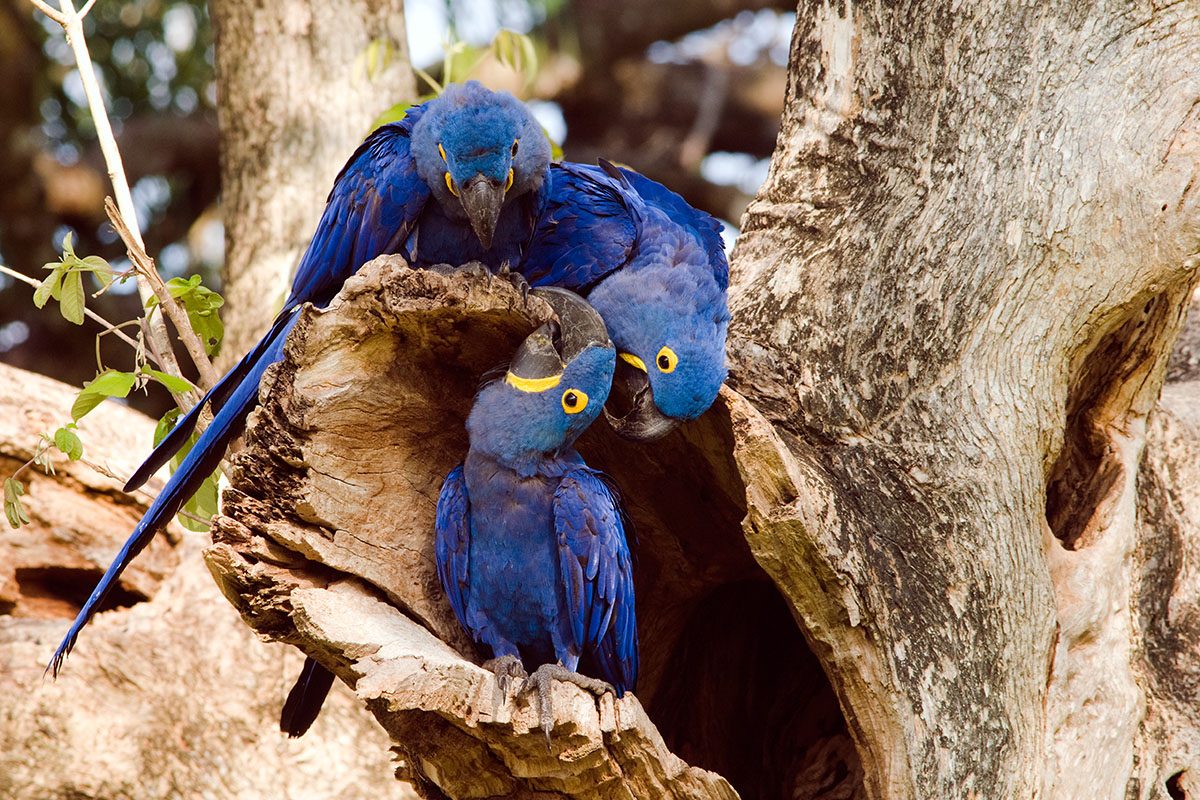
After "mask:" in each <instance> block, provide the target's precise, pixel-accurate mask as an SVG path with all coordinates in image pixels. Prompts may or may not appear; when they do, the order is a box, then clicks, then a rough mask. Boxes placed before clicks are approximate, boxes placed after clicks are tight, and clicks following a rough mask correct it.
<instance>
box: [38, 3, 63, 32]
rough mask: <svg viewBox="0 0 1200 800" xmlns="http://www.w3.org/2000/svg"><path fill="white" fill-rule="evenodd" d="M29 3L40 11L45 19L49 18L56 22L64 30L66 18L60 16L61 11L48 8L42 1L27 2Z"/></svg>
mask: <svg viewBox="0 0 1200 800" xmlns="http://www.w3.org/2000/svg"><path fill="white" fill-rule="evenodd" d="M29 2H30V3H32V4H33V5H34V7H36V8H37V9H38V10H39V11H41V12H42V13H43V14H45V15H46V16H47V17H49V18H50V19H52V20H54V21H55V22H57V23H58V24H59V25H62V26H63V27H64V28H65V27H66V26H67V18H66V17H64V16H63V15H62V12H61V11H56V10H54V9H53V8H51V7H50V6H48V5H46V4H45V3H43V2H42V0H29Z"/></svg>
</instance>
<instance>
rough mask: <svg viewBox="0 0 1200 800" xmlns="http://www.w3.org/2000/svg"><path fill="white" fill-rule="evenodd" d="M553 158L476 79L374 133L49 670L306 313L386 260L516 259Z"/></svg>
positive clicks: (216, 450)
mask: <svg viewBox="0 0 1200 800" xmlns="http://www.w3.org/2000/svg"><path fill="white" fill-rule="evenodd" d="M517 142H519V143H520V145H521V146H520V147H518V148H516V149H517V151H518V152H517V153H514V152H513V151H514V144H515V143H517ZM443 153H444V154H445V157H443ZM549 162H550V150H549V144H548V143H547V142H546V138H545V134H544V133H543V132H542V129H541V127H540V126H539V125H538V123H537V121H536V120H535V119H534V118H533V115H532V114H531V113H530V112H529V110H528V109H527V108H526V107H525V106H524V105H523V104H522V103H520V102H519V101H518V100H516V98H514V97H512V96H511V95H508V94H505V93H496V92H491V91H488V90H487V89H485V88H484V87H483V86H482V85H480V84H478V83H475V82H469V83H467V84H464V85H462V86H451V87H447V89H446V92H445V94H443V95H442V96H441V97H438V98H436V99H434V100H430V101H429V102H427V103H425V104H423V105H422V106H418V107H416V108H414V109H412V110H411V111H410V112H409V113H408V115H407V116H406V117H405V118H404V119H403V120H401V121H399V122H395V123H392V124H390V125H385V126H383V127H381V128H379V129H378V130H376V131H375V132H374V133H372V134H371V135H370V136H369V137H367V139H366V141H364V142H363V144H362V145H361V146H360V147H359V148H358V150H357V151H355V153H354V155H353V156H351V158H350V160H349V162H348V163H347V164H346V166H345V167H344V168H343V169H342V171H341V173H340V174H339V175H338V178H337V180H336V182H335V183H334V187H333V190H332V191H331V192H330V194H329V199H328V202H327V203H326V206H325V211H324V213H323V214H322V216H321V221H320V223H319V224H318V226H317V230H316V233H315V234H314V235H313V238H312V241H311V242H310V243H309V246H308V248H307V249H306V251H305V253H304V255H303V256H302V257H301V259H300V264H299V266H298V268H297V271H296V276H295V278H294V279H293V281H292V291H291V294H290V295H289V296H288V298H287V301H286V302H285V304H284V307H283V310H282V311H281V312H280V314H279V316H278V317H277V318H276V320H275V322H274V324H273V325H272V327H271V330H270V331H269V332H268V334H267V335H266V336H265V337H264V338H263V339H262V341H260V342H259V344H258V345H256V346H255V348H254V349H253V350H252V351H251V352H250V353H249V354H247V355H246V356H245V357H244V358H243V359H242V360H241V361H240V362H239V363H238V364H237V366H235V367H234V368H233V369H232V370H231V371H230V372H229V373H228V374H227V375H226V376H225V377H224V378H223V379H222V380H221V381H220V382H219V383H218V384H217V386H215V387H213V389H212V390H210V391H209V393H208V394H207V395H206V396H205V398H204V399H203V400H202V401H201V403H200V404H199V405H198V406H197V407H196V408H195V409H193V410H192V411H191V412H190V413H188V414H186V415H185V416H184V417H182V418H181V419H180V421H179V422H178V423H176V425H175V427H174V428H173V429H172V430H171V432H170V433H169V434H168V435H167V437H166V438H165V439H164V440H163V441H162V442H161V443H160V444H159V446H158V447H157V448H156V449H155V450H154V452H153V453H151V455H150V457H149V458H148V459H147V460H146V462H145V463H144V464H143V465H142V466H141V467H140V468H139V469H138V470H137V472H135V473H134V475H133V476H132V477H131V478H130V480H129V482H128V483H127V484H126V487H125V488H126V491H131V490H133V489H135V488H137V487H138V486H140V485H141V484H142V483H144V482H145V481H146V479H147V478H149V477H150V475H152V474H153V473H154V472H155V471H156V470H157V469H158V468H159V467H161V466H162V465H163V464H165V463H166V462H167V461H169V460H170V459H171V456H173V455H174V454H175V453H176V452H177V451H178V450H179V448H180V447H181V446H182V445H183V444H184V443H185V442H186V441H187V439H188V437H189V436H190V435H191V434H192V431H193V430H194V429H195V426H196V422H197V420H198V419H199V415H200V408H201V406H204V405H206V404H207V405H208V406H209V407H210V408H212V410H213V413H214V421H213V423H212V424H211V425H210V426H209V427H208V428H207V429H205V431H204V432H203V433H202V434H201V435H200V437H199V439H198V440H197V442H196V444H195V445H194V446H193V447H192V450H191V452H190V453H189V455H188V457H187V458H186V459H185V460H184V462H183V465H182V466H181V467H180V468H179V469H178V470H176V471H175V473H174V474H173V475H172V476H171V479H170V480H169V481H168V483H167V485H166V486H165V487H164V488H163V490H162V492H160V493H159V496H158V498H157V499H156V501H155V502H154V504H153V505H152V506H151V507H150V510H149V511H147V512H146V515H145V516H144V517H143V518H142V520H141V522H139V523H138V526H137V527H136V528H135V529H134V531H133V533H132V535H131V536H130V537H129V539H128V540H127V541H126V542H125V545H124V546H123V547H122V549H121V552H120V553H119V554H118V556H117V558H116V560H114V561H113V563H112V565H110V566H109V568H108V570H107V571H106V572H105V574H104V576H103V577H102V578H101V579H100V582H99V583H98V584H97V586H96V588H95V590H94V591H93V592H92V595H91V597H89V598H88V600H87V602H86V603H85V604H84V606H83V608H82V610H80V612H79V615H78V616H77V617H76V619H75V622H74V623H73V624H72V626H71V628H70V630H69V631H68V632H67V635H66V637H65V638H64V639H63V641H62V643H61V644H60V645H59V646H58V649H57V650H56V651H55V653H54V656H53V658H52V659H51V661H50V665H49V666H48V667H47V669H48V670H49V671H52V672H53V673H54V674H55V675H57V674H58V671H59V669H60V668H61V667H62V663H63V659H64V658H66V656H67V654H68V653H69V652H70V651H71V648H72V647H73V646H74V644H75V640H76V638H77V637H78V635H79V632H80V630H81V629H82V628H83V626H84V625H86V624H87V622H88V620H90V619H91V618H92V616H93V615H94V614H95V613H96V609H97V608H98V607H99V605H100V603H101V602H102V601H103V600H104V597H105V596H106V595H107V594H108V592H109V591H110V590H111V589H112V587H113V586H114V585H115V583H116V580H117V579H118V578H119V577H120V575H121V572H122V571H123V570H124V569H125V567H126V566H127V565H128V564H129V562H130V561H131V560H132V559H133V558H134V556H136V555H137V554H138V553H139V552H140V551H141V550H142V549H143V548H145V547H146V545H147V544H149V542H150V540H151V539H152V538H153V537H154V533H155V531H157V530H158V529H159V528H161V527H162V526H163V525H165V524H166V523H167V522H168V521H169V520H170V518H171V517H172V516H173V515H174V514H175V512H176V511H177V510H178V509H179V507H180V506H181V505H182V504H183V503H184V502H185V501H186V500H187V499H188V498H189V497H190V496H191V495H192V494H194V493H195V491H196V490H197V489H198V488H199V486H200V484H201V483H202V482H203V480H204V478H205V477H207V476H208V475H209V474H211V473H212V471H213V469H215V468H216V466H217V465H218V464H219V463H220V461H221V458H222V457H223V456H224V453H225V448H226V446H227V445H228V444H229V442H230V441H231V440H232V439H234V438H235V437H236V436H237V435H238V434H239V433H240V432H241V430H242V428H243V426H244V423H245V418H246V416H247V414H249V412H250V410H251V409H252V408H253V407H254V405H255V404H256V403H257V400H258V384H259V381H260V380H261V379H262V375H263V373H264V372H265V371H266V368H267V366H269V365H270V364H272V363H274V362H276V361H278V360H280V359H281V358H282V354H283V341H284V339H285V338H286V336H287V332H288V331H289V330H290V329H291V327H292V326H293V325H294V324H295V320H296V314H297V312H298V310H299V308H300V307H301V306H303V304H304V303H313V304H314V305H317V306H324V305H325V304H327V303H328V302H329V301H330V300H331V299H332V298H333V296H334V295H335V294H337V292H338V290H339V289H341V287H342V284H343V283H344V282H345V280H346V279H347V278H348V277H350V276H351V275H353V274H354V272H356V271H357V270H358V268H359V267H360V266H362V265H363V264H364V263H366V262H367V261H369V260H370V259H372V258H374V257H376V256H378V255H382V254H386V253H395V252H403V253H405V254H406V256H407V257H408V259H409V261H410V262H411V263H412V264H413V265H414V266H432V265H435V264H440V263H450V264H462V263H465V262H467V261H470V260H479V261H482V262H483V263H485V264H486V265H488V266H489V267H491V268H492V269H498V268H500V267H501V266H502V265H504V264H506V263H516V262H517V261H519V260H520V259H521V257H522V255H523V252H524V250H525V249H526V247H527V244H528V241H529V238H530V236H531V234H532V232H533V226H534V224H535V222H536V220H537V219H538V217H539V215H540V213H541V209H542V206H543V204H544V200H545V198H544V185H545V177H546V171H547V168H548V165H549ZM474 170H479V172H478V173H475V172H474ZM510 175H511V180H510V179H509V176H510ZM426 178H428V180H426ZM431 197H432V198H433V202H431V201H430V199H431Z"/></svg>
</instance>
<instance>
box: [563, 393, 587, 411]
mask: <svg viewBox="0 0 1200 800" xmlns="http://www.w3.org/2000/svg"><path fill="white" fill-rule="evenodd" d="M587 404H588V396H587V393H586V392H581V391H579V390H578V389H567V390H566V391H565V392H563V396H562V407H563V411H565V412H567V413H568V414H578V413H579V412H580V411H583V409H585V408H587Z"/></svg>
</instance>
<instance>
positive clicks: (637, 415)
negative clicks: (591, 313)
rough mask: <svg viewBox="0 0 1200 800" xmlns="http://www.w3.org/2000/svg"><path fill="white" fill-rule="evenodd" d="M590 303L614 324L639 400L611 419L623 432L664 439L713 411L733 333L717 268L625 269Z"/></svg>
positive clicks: (626, 382) (625, 381)
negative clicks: (716, 276)
mask: <svg viewBox="0 0 1200 800" xmlns="http://www.w3.org/2000/svg"><path fill="white" fill-rule="evenodd" d="M705 264H707V262H705ZM588 301H589V302H590V303H591V304H592V305H593V306H594V307H595V308H596V310H597V311H599V312H600V314H601V315H603V317H604V321H605V322H606V323H607V324H608V332H609V335H610V336H611V337H612V340H613V343H614V344H615V345H616V347H617V354H618V356H619V359H620V360H619V361H618V362H617V363H618V368H619V369H618V373H617V382H618V384H621V385H622V391H623V393H624V394H626V395H627V396H628V399H629V400H630V402H631V403H632V405H631V407H630V408H629V410H628V413H626V414H625V416H623V417H614V416H612V415H611V414H609V415H608V419H609V423H610V424H611V425H612V427H613V429H614V430H615V431H616V432H617V433H618V434H620V435H621V436H623V437H625V438H626V439H633V440H635V441H650V440H653V439H658V438H660V437H662V436H664V435H666V434H667V433H668V432H670V431H671V430H672V429H673V428H675V427H676V426H677V425H679V424H680V423H681V422H686V421H688V420H692V419H695V418H696V417H698V416H700V415H701V414H703V413H704V412H705V411H707V410H708V407H709V406H711V405H712V404H713V401H715V400H716V399H717V392H718V391H719V390H720V388H721V384H722V383H723V382H724V381H725V375H726V367H725V339H726V335H727V333H728V329H729V306H728V304H727V302H726V297H725V292H724V291H723V290H722V289H720V288H719V287H718V285H717V283H716V282H715V281H714V280H713V278H712V269H711V267H707V268H698V269H687V268H686V267H684V266H682V265H678V264H672V265H667V266H662V267H657V268H651V269H639V270H633V269H626V270H621V271H619V272H616V273H614V274H613V275H611V276H609V277H608V278H606V279H605V280H604V281H602V282H601V283H600V284H599V285H598V286H597V287H596V288H595V289H594V290H593V291H592V292H591V294H589V295H588Z"/></svg>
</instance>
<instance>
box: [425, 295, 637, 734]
mask: <svg viewBox="0 0 1200 800" xmlns="http://www.w3.org/2000/svg"><path fill="white" fill-rule="evenodd" d="M533 291H534V292H535V293H539V294H541V296H543V297H545V298H546V300H547V301H549V302H550V303H551V305H552V306H554V308H555V311H556V313H557V314H558V317H559V327H558V330H557V332H556V331H554V329H553V328H552V326H551V325H544V326H542V327H541V328H539V329H538V330H536V331H534V332H533V333H532V334H531V335H530V336H529V337H528V338H527V339H526V340H525V342H524V343H523V344H522V345H521V348H520V349H519V350H518V351H517V354H516V356H515V357H514V358H513V360H512V363H511V364H510V365H509V368H508V371H507V373H506V374H505V375H504V377H503V379H499V380H494V381H492V382H491V383H488V384H487V385H485V386H484V387H483V388H482V389H481V390H480V391H479V394H478V395H477V396H476V398H475V404H474V406H473V407H472V408H471V413H470V416H469V417H468V418H467V434H468V437H469V440H470V449H469V450H468V451H467V457H466V460H465V461H464V462H463V463H462V464H460V465H459V466H457V467H455V468H454V469H453V470H451V472H450V474H449V475H448V476H447V477H446V481H445V483H444V484H443V485H442V491H441V495H440V497H439V498H438V504H437V521H436V525H435V529H436V538H435V546H434V549H435V554H436V559H437V567H438V576H439V577H440V578H441V582H442V587H443V588H444V589H445V590H446V595H447V597H448V598H449V600H450V605H451V606H452V607H453V608H454V614H455V616H456V617H458V621H459V622H460V623H461V624H462V626H463V627H464V628H465V629H466V630H467V631H468V632H469V633H470V634H471V637H472V638H473V639H474V640H475V641H476V642H477V643H479V644H481V645H485V646H486V647H487V648H488V649H489V650H490V651H491V653H492V655H493V659H492V660H490V661H489V662H488V663H487V664H485V666H487V667H490V668H492V669H494V670H495V671H496V672H497V674H498V676H499V677H500V681H501V684H505V683H507V680H508V678H510V677H512V676H514V675H516V676H520V677H522V678H525V677H527V676H526V674H525V669H524V668H525V667H529V668H533V667H536V668H537V669H536V671H535V672H534V673H533V676H531V677H530V685H531V687H536V689H537V691H538V695H539V700H540V710H539V715H540V722H541V726H542V729H543V730H544V731H545V732H546V735H547V736H549V731H550V725H551V722H552V719H553V715H552V713H551V708H550V682H551V680H552V679H559V680H570V681H572V682H574V683H576V684H578V685H580V686H582V687H583V688H585V689H588V690H590V691H593V692H597V693H598V692H602V691H605V690H608V688H609V686H608V685H611V687H612V688H613V689H615V690H616V693H617V695H618V696H621V695H624V694H625V692H626V691H628V690H631V689H633V688H634V686H635V684H636V682H637V671H638V642H637V624H636V612H635V608H634V596H633V575H632V563H631V558H630V552H629V545H628V543H627V542H626V539H625V528H624V524H623V515H622V513H621V508H620V504H619V500H618V498H617V495H616V494H615V492H614V491H613V489H612V488H610V485H609V484H608V482H607V480H606V478H605V476H604V475H602V474H601V473H599V472H597V471H596V470H593V469H590V468H589V467H588V466H587V464H585V463H584V462H583V459H582V458H580V456H579V454H578V453H577V452H576V451H575V450H574V449H573V448H572V445H573V443H574V442H575V439H576V438H577V437H578V436H579V434H580V433H582V432H583V431H584V429H585V428H587V426H588V425H590V424H591V423H592V422H593V421H594V420H595V419H596V417H598V416H599V415H600V411H601V409H602V408H603V406H604V402H605V400H607V398H608V392H609V387H610V386H611V383H612V377H613V371H614V369H615V357H614V356H615V353H614V350H613V346H612V343H611V342H610V341H609V337H608V333H607V331H606V329H605V324H604V320H603V319H602V318H601V317H600V315H599V314H598V313H596V311H595V310H593V309H592V308H591V307H590V306H589V305H588V304H587V303H585V302H583V301H582V300H581V299H579V298H578V297H577V296H576V295H573V294H571V293H570V292H566V291H563V290H562V289H534V290H533ZM581 658H582V659H584V663H585V664H586V665H587V667H588V669H589V670H590V671H592V672H594V673H595V677H598V678H600V679H602V680H603V681H604V682H605V683H606V684H608V685H605V684H602V683H597V681H596V680H594V679H588V678H585V677H584V676H581V675H578V674H577V673H576V672H575V670H576V669H577V668H578V667H579V665H580V659H581Z"/></svg>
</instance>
